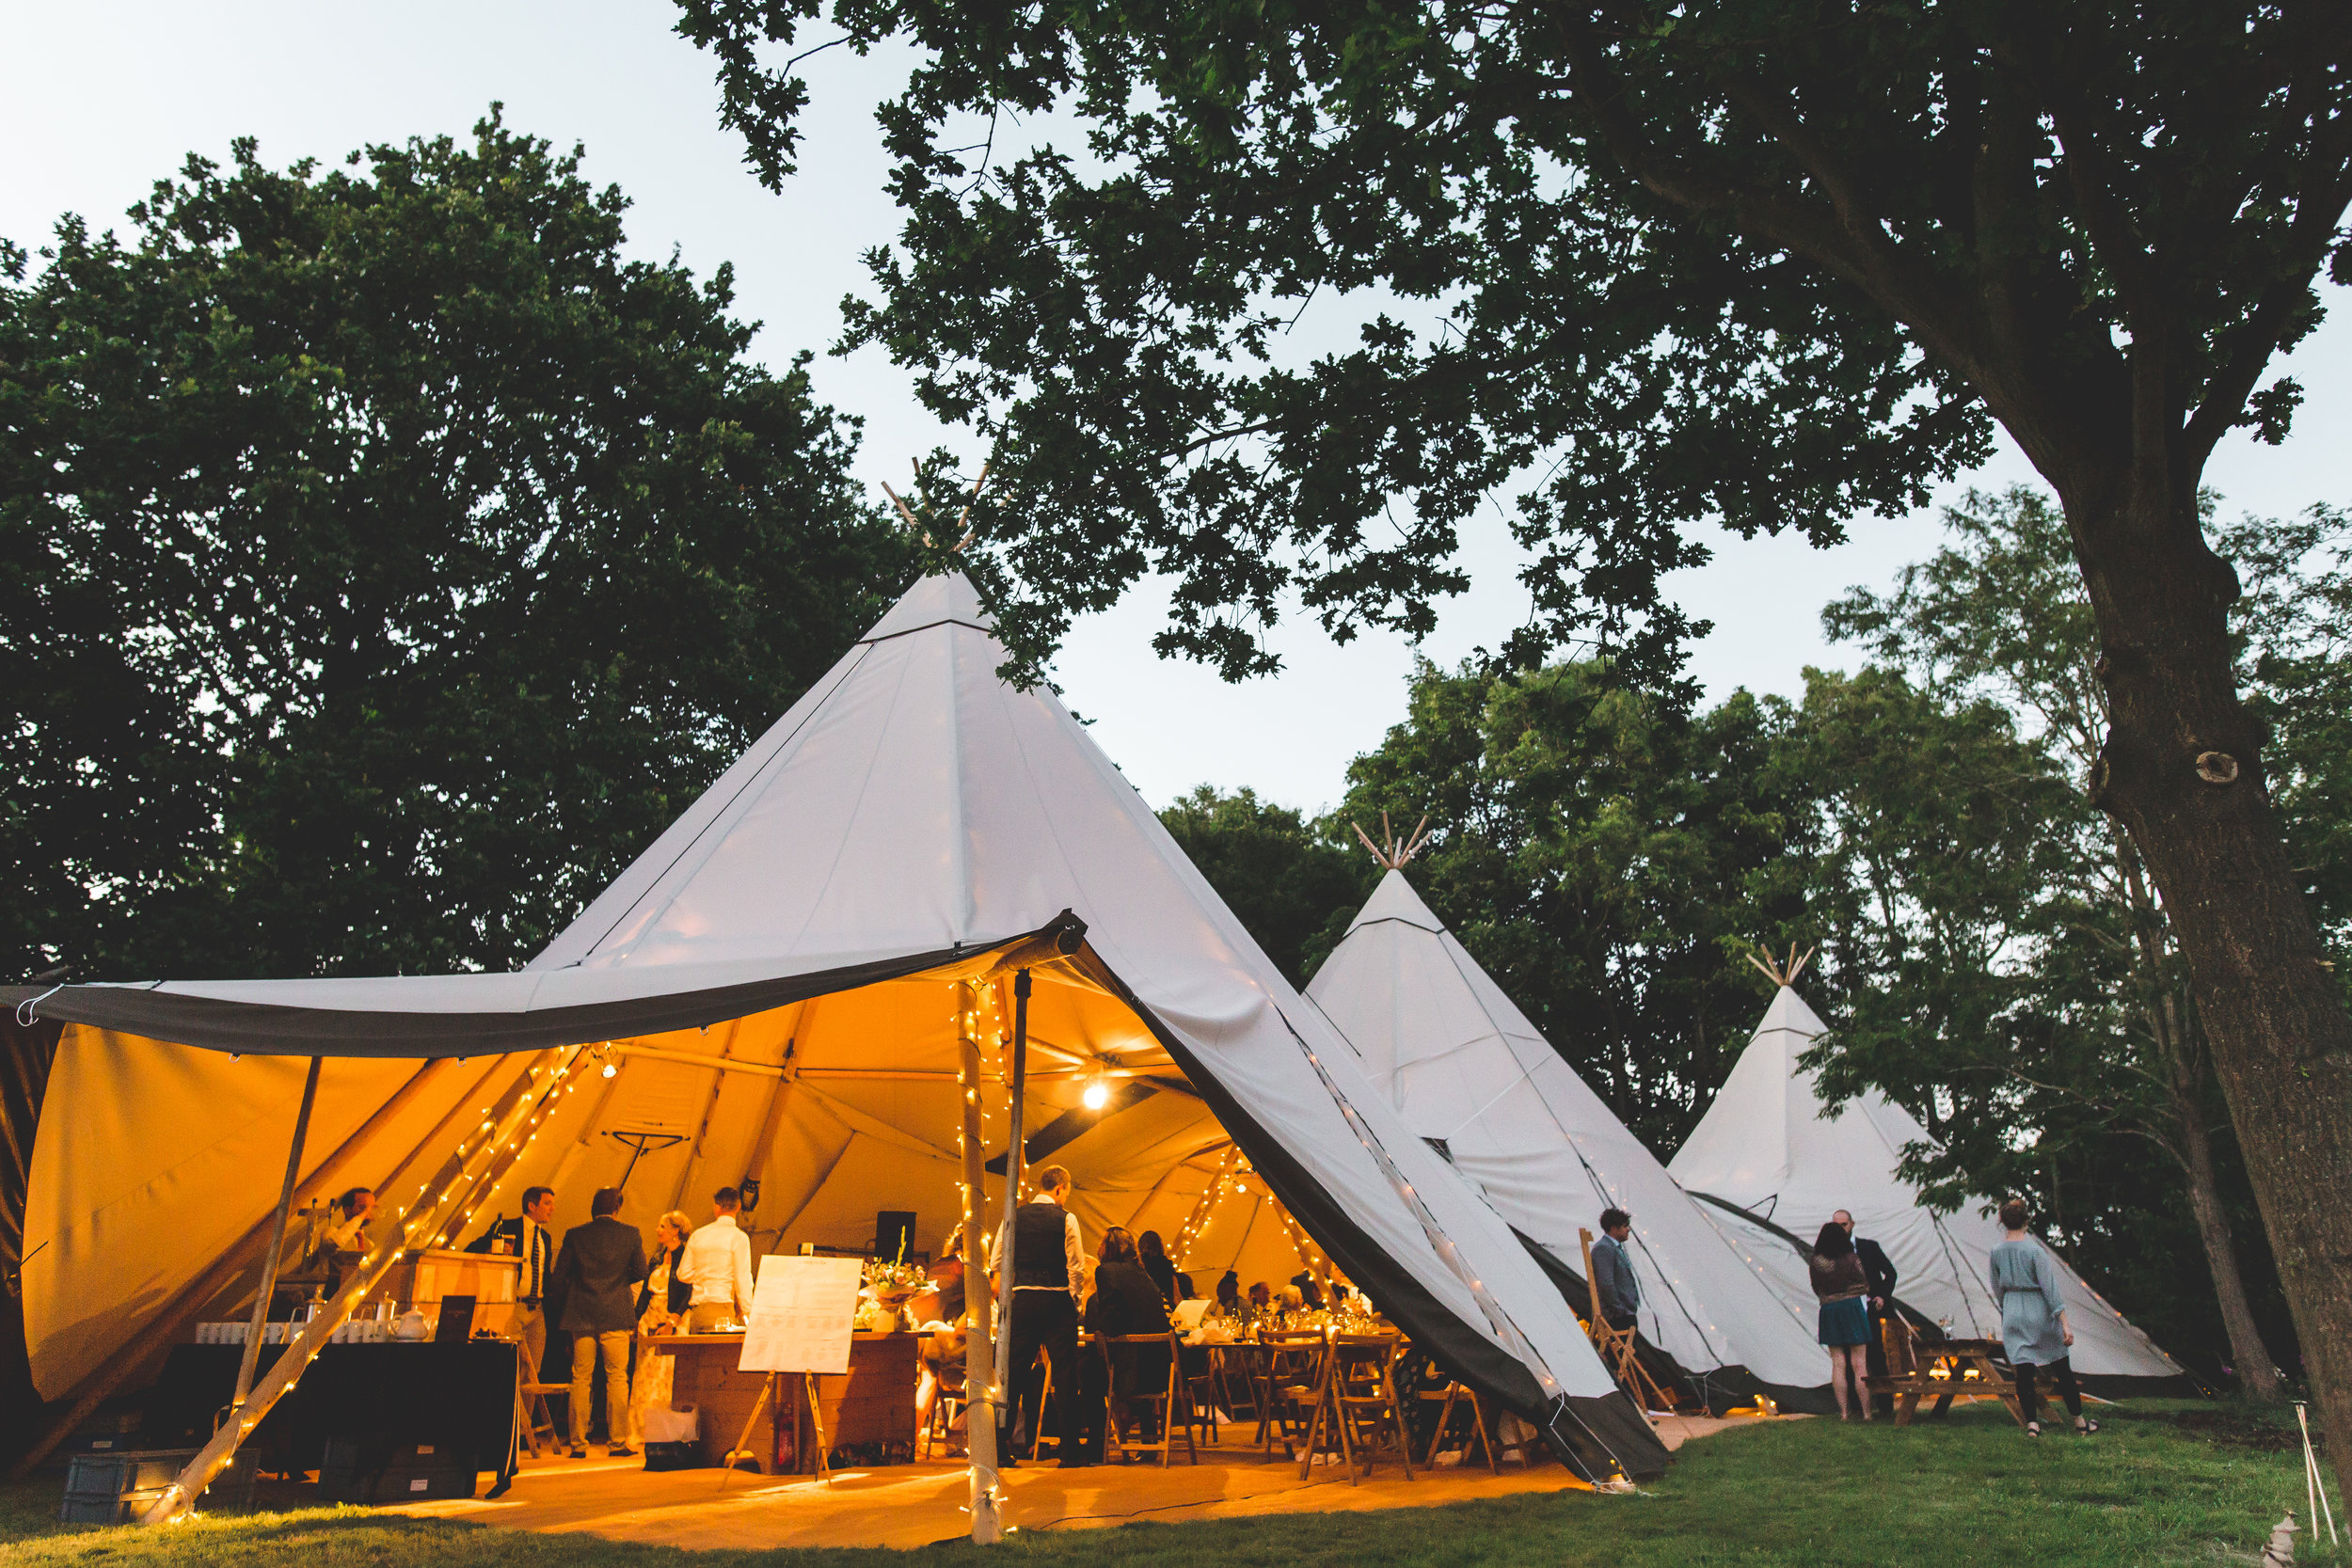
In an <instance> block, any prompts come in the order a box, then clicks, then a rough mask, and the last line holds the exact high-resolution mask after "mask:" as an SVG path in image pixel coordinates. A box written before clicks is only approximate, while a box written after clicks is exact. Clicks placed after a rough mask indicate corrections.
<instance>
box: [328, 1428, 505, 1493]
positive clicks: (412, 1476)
mask: <svg viewBox="0 0 2352 1568" xmlns="http://www.w3.org/2000/svg"><path fill="white" fill-rule="evenodd" d="M476 1478H477V1472H476V1470H475V1469H474V1456H473V1452H472V1450H471V1449H467V1448H464V1447H461V1446H459V1445H457V1444H453V1443H444V1442H414V1441H405V1442H397V1443H394V1442H386V1441H383V1440H380V1439H370V1438H358V1437H329V1438H328V1439H327V1440H326V1452H325V1453H324V1454H323V1455H322V1456H321V1459H320V1462H319V1498H320V1500H321V1501H323V1502H337V1503H413V1502H424V1501H427V1500H428V1499H431V1498H436V1497H472V1496H473V1494H474V1483H475V1481H476Z"/></svg>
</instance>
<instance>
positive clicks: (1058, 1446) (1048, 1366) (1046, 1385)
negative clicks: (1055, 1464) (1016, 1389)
mask: <svg viewBox="0 0 2352 1568" xmlns="http://www.w3.org/2000/svg"><path fill="white" fill-rule="evenodd" d="M1079 1354H1081V1355H1083V1354H1086V1353H1085V1352H1084V1351H1083V1350H1081V1351H1080V1352H1079ZM1037 1358H1038V1359H1039V1360H1040V1361H1042V1362H1044V1363H1045V1376H1044V1377H1043V1378H1042V1379H1041V1381H1040V1382H1039V1383H1038V1386H1037V1406H1036V1408H1035V1409H1033V1410H1031V1411H1030V1412H1029V1420H1030V1422H1031V1425H1030V1429H1029V1458H1030V1460H1031V1461H1032V1462H1035V1460H1036V1459H1037V1450H1038V1449H1039V1447H1040V1446H1041V1445H1042V1444H1046V1443H1051V1444H1053V1445H1054V1452H1055V1453H1056V1454H1057V1455H1058V1454H1061V1453H1062V1452H1064V1451H1065V1450H1064V1449H1063V1448H1062V1439H1063V1438H1064V1437H1065V1436H1067V1435H1068V1433H1059V1432H1057V1433H1054V1435H1053V1436H1051V1437H1048V1436H1046V1435H1045V1413H1046V1412H1047V1411H1049V1410H1051V1409H1053V1408H1054V1353H1053V1352H1052V1351H1049V1350H1047V1349H1046V1348H1045V1347H1044V1346H1043V1345H1040V1346H1038V1348H1037ZM1027 1370H1028V1369H1026V1368H1023V1369H1022V1372H1023V1375H1024V1376H1025V1375H1027ZM1000 1381H1002V1380H1001V1378H1000ZM1019 1435H1020V1434H1019V1433H1015V1434H1014V1440H1015V1441H1016V1442H1017V1441H1019Z"/></svg>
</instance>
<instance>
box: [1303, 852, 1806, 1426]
mask: <svg viewBox="0 0 2352 1568" xmlns="http://www.w3.org/2000/svg"><path fill="white" fill-rule="evenodd" d="M1307 994H1308V996H1309V997H1310V998H1311V1000H1312V1001H1313V1002H1314V1003H1315V1004H1316V1005H1317V1006H1320V1007H1321V1008H1322V1009H1323V1011H1324V1014H1325V1016H1327V1018H1329V1019H1330V1020H1331V1022H1333V1023H1335V1024H1336V1025H1338V1027H1339V1030H1340V1032H1341V1033H1342V1034H1343V1035H1344V1036H1346V1037H1347V1040H1348V1043H1349V1044H1351V1045H1353V1046H1354V1047H1355V1048H1356V1051H1357V1053H1358V1054H1359V1056H1360V1057H1361V1058H1362V1061H1363V1067H1364V1071H1365V1074H1366V1075H1367V1076H1368V1077H1369V1078H1370V1079H1371V1080H1372V1083H1373V1086H1374V1087H1375V1089H1376V1090H1377V1091H1378V1092H1379V1094H1380V1095H1381V1097H1382V1099H1383V1100H1384V1101H1386V1102H1387V1103H1388V1104H1389V1105H1390V1106H1391V1108H1393V1109H1394V1111H1395V1112H1396V1114H1397V1115H1398V1116H1399V1117H1402V1118H1403V1120H1404V1121H1405V1123H1406V1126H1408V1127H1409V1128H1411V1129H1412V1131H1413V1132H1417V1133H1419V1134H1420V1135H1421V1136H1422V1138H1423V1139H1424V1140H1426V1141H1427V1142H1429V1143H1430V1145H1431V1146H1432V1147H1433V1148H1438V1149H1439V1150H1440V1151H1441V1152H1442V1153H1443V1154H1444V1156H1445V1158H1446V1159H1447V1160H1448V1161H1449V1162H1450V1163H1451V1164H1453V1166H1454V1169H1455V1170H1456V1171H1458V1172H1460V1173H1461V1174H1462V1175H1463V1176H1464V1177H1466V1178H1468V1179H1469V1180H1470V1183H1471V1184H1472V1185H1473V1186H1474V1187H1476V1188H1477V1189H1478V1191H1479V1192H1480V1193H1481V1194H1483V1195H1484V1196H1485V1197H1486V1201H1487V1202H1488V1203H1490V1204H1492V1205H1493V1206H1494V1209H1495V1211H1496V1212H1497V1213H1499V1214H1501V1215H1502V1218H1503V1219H1504V1220H1506V1221H1507V1222H1509V1224H1510V1226H1511V1228H1512V1229H1514V1230H1516V1231H1517V1232H1518V1234H1519V1235H1520V1236H1521V1237H1522V1238H1523V1239H1524V1240H1525V1242H1526V1243H1527V1244H1528V1245H1529V1246H1530V1247H1531V1248H1533V1249H1540V1253H1541V1255H1542V1256H1543V1258H1544V1259H1546V1260H1547V1264H1548V1267H1549V1269H1550V1270H1551V1272H1553V1273H1554V1275H1555V1276H1560V1275H1566V1276H1570V1277H1571V1278H1572V1279H1573V1280H1574V1281H1575V1284H1572V1285H1571V1286H1570V1289H1571V1291H1572V1292H1574V1291H1575V1290H1576V1288H1577V1286H1579V1285H1581V1276H1582V1273H1583V1267H1584V1263H1583V1255H1582V1250H1581V1245H1580V1243H1579V1238H1578V1234H1577V1232H1578V1230H1579V1229H1580V1228H1583V1229H1588V1230H1592V1231H1593V1232H1594V1233H1595V1234H1596V1235H1597V1234H1598V1217H1599V1214H1600V1212H1601V1211H1602V1210H1603V1209H1606V1208H1612V1207H1613V1208H1620V1209H1624V1210H1626V1211H1628V1212H1629V1213H1630V1214H1631V1215H1632V1216H1633V1235H1632V1252H1633V1256H1634V1259H1635V1269H1636V1272H1637V1274H1638V1275H1639V1276H1640V1279H1641V1283H1642V1293H1643V1298H1644V1299H1643V1304H1642V1310H1641V1313H1640V1315H1639V1326H1640V1332H1641V1334H1642V1337H1643V1338H1645V1339H1646V1340H1647V1341H1648V1342H1649V1343H1650V1344H1651V1345H1652V1346H1653V1347H1654V1348H1656V1349H1657V1350H1659V1351H1661V1352H1663V1353H1664V1354H1667V1355H1668V1356H1670V1357H1672V1358H1673V1360H1674V1361H1675V1363H1676V1364H1677V1368H1678V1369H1679V1370H1681V1371H1682V1372H1683V1373H1684V1374H1685V1375H1686V1377H1688V1378H1689V1379H1690V1381H1691V1382H1692V1384H1693V1385H1695V1386H1698V1387H1699V1388H1700V1389H1701V1390H1702V1391H1703V1393H1704V1394H1705V1395H1706V1396H1707V1398H1708V1402H1709V1403H1710V1404H1713V1405H1715V1406H1717V1407H1718V1408H1720V1407H1722V1406H1724V1405H1725V1404H1729V1403H1734V1402H1738V1399H1737V1396H1743V1395H1746V1394H1749V1393H1751V1392H1753V1390H1754V1388H1755V1387H1756V1385H1759V1384H1760V1385H1762V1386H1765V1387H1767V1388H1768V1389H1769V1390H1771V1391H1772V1393H1774V1394H1775V1395H1777V1396H1778V1397H1780V1398H1782V1399H1783V1400H1789V1399H1792V1398H1793V1399H1794V1401H1795V1402H1797V1403H1799V1404H1800V1405H1805V1404H1812V1403H1816V1402H1822V1403H1825V1402H1826V1399H1827V1393H1826V1386H1827V1383H1828V1379H1829V1358H1828V1356H1827V1354H1825V1353H1824V1352H1823V1351H1822V1349H1821V1347H1820V1344H1819V1343H1818V1342H1817V1340H1816V1338H1815V1335H1814V1329H1813V1325H1812V1323H1811V1322H1810V1321H1809V1320H1810V1316H1811V1314H1810V1313H1809V1312H1806V1311H1800V1310H1798V1308H1797V1307H1796V1306H1795V1305H1794V1304H1792V1303H1791V1302H1790V1301H1789V1300H1788V1299H1787V1298H1786V1297H1785V1296H1784V1295H1783V1294H1782V1293H1780V1292H1779V1291H1775V1290H1774V1289H1773V1288H1772V1286H1770V1285H1769V1284H1767V1283H1766V1281H1765V1280H1763V1279H1762V1278H1760V1277H1759V1276H1758V1275H1757V1273H1756V1270H1755V1269H1754V1268H1753V1267H1752V1266H1751V1265H1750V1264H1749V1263H1748V1262H1747V1261H1746V1260H1745V1259H1742V1258H1741V1257H1740V1254H1739V1252H1738V1251H1737V1250H1736V1249H1735V1248H1734V1246H1733V1245H1732V1244H1731V1243H1729V1242H1728V1241H1727V1240H1726V1239H1725V1238H1724V1236H1723V1235H1722V1234H1720V1233H1719V1232H1718V1231H1717V1230H1716V1228H1715V1227H1714V1226H1713V1225H1711V1224H1710V1223H1708V1220H1707V1219H1706V1218H1705V1217H1704V1216H1703V1215H1702V1214H1701V1213H1700V1212H1699V1211H1698V1208H1697V1206H1696V1205H1695V1204H1693V1203H1692V1200H1691V1198H1690V1197H1689V1196H1687V1195H1685V1194H1684V1193H1683V1191H1682V1189H1681V1188H1680V1187H1678V1186H1677V1185H1676V1184H1675V1181H1674V1179H1673V1178H1672V1177H1671V1176H1669V1175H1668V1174H1667V1173H1666V1168H1665V1167H1664V1166H1663V1165H1661V1164H1659V1163H1658V1160H1657V1158H1656V1157H1655V1156H1654V1155H1652V1154H1651V1153H1650V1151H1649V1150H1648V1149H1647V1148H1644V1147H1643V1146H1642V1143H1641V1140H1640V1139H1638V1138H1636V1137H1634V1135H1633V1134H1632V1133H1631V1132H1629V1131H1627V1129H1626V1127H1625V1124H1624V1123H1623V1122H1621V1121H1619V1120H1618V1119H1617V1117H1615V1116H1614V1115H1613V1113H1612V1112H1611V1111H1610V1109H1609V1107H1608V1106H1607V1105H1605V1104H1603V1103H1602V1101H1601V1099H1600V1097H1599V1096H1598V1095H1597V1094H1595V1093H1594V1092H1593V1091H1592V1089H1591V1087H1590V1086H1589V1085H1586V1084H1585V1083H1584V1081H1583V1080H1582V1079H1581V1078H1580V1077H1578V1076H1577V1074H1576V1071H1575V1069H1572V1068H1570V1067H1569V1066H1568V1064H1567V1063H1566V1062H1565V1060H1564V1059H1562V1057H1561V1055H1560V1053H1558V1052H1557V1051H1554V1050H1553V1049H1552V1047H1551V1045H1550V1044H1549V1042H1548V1041H1547V1040H1546V1039H1545V1038H1544V1037H1543V1036H1542V1035H1541V1034H1540V1033H1538V1032H1537V1030H1536V1028H1535V1026H1534V1024H1533V1023H1532V1022H1529V1021H1528V1019H1527V1017H1526V1015H1525V1014H1523V1013H1522V1012H1520V1011H1519V1009H1518V1007H1517V1006H1514V1005H1513V1004H1512V1002H1511V999H1510V998H1509V997H1508V996H1506V995H1504V994H1503V992H1502V989H1501V988H1500V987H1498V986H1497V985H1496V984H1495V982H1494V980H1493V979H1492V977H1490V976H1489V975H1488V974H1486V971H1485V970H1483V969H1481V968H1480V967H1479V965H1478V963H1477V960H1475V959H1473V958H1471V957H1470V954H1469V953H1468V952H1467V951H1466V950H1465V949H1464V948H1463V946H1462V944H1461V942H1459V941H1457V940H1456V939H1455V938H1454V934H1453V933H1452V932H1451V931H1448V930H1447V929H1446V928H1445V927H1444V924H1443V923H1442V922H1440V921H1439V920H1438V917H1437V916H1436V915H1435V914H1434V913H1432V912H1431V911H1430V910H1429V907H1428V905H1426V904H1425V903H1423V902H1422V898H1421V896H1420V895H1418V894H1416V893H1415V892H1414V891H1413V888H1412V885H1411V884H1410V883H1409V882H1408V881H1406V877H1405V873H1404V872H1403V871H1402V870H1399V869H1393V868H1392V869H1391V870H1390V871H1389V873H1388V875H1387V876H1386V877H1384V878H1383V879H1381V881H1380V885H1379V887H1378V888H1377V889H1375V891H1374V893H1373V895H1372V897H1371V899H1370V901H1368V902H1367V903H1366V904H1365V905H1364V907H1363V910H1362V911H1360V912H1359V914H1358V915H1357V916H1356V919H1355V922H1354V923H1353V924H1352V925H1350V926H1349V927H1348V929H1347V935H1346V937H1345V938H1344V939H1343V941H1342V942H1340V944H1339V946H1338V947H1336V948H1335V949H1333V951H1332V953H1331V956H1330V958H1328V959H1327V960H1326V961H1325V963H1324V965H1323V967H1322V968H1321V969H1320V970H1318V971H1317V972H1316V974H1315V976H1314V979H1313V981H1312V983H1311V984H1310V985H1309V986H1308V988H1307ZM1571 1299H1572V1302H1573V1305H1575V1306H1576V1307H1578V1308H1579V1309H1584V1308H1585V1307H1586V1301H1585V1298H1584V1297H1583V1296H1582V1295H1581V1293H1572V1296H1571Z"/></svg>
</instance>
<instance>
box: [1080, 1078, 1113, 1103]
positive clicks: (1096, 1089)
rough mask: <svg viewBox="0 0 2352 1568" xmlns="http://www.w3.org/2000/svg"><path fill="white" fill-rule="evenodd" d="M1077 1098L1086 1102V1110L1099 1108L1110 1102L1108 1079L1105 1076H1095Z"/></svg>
mask: <svg viewBox="0 0 2352 1568" xmlns="http://www.w3.org/2000/svg"><path fill="white" fill-rule="evenodd" d="M1079 1098H1080V1099H1081V1100H1082V1101H1085V1102H1086V1108H1087V1109H1088V1110H1089V1111H1099V1110H1101V1109H1102V1108H1103V1107H1104V1106H1105V1105H1107V1104H1109V1103H1110V1102H1111V1085H1110V1080H1109V1079H1107V1078H1099V1077H1098V1078H1096V1079H1095V1080H1094V1081H1093V1082H1091V1083H1089V1085H1087V1088H1086V1093H1085V1094H1083V1095H1081V1096H1079Z"/></svg>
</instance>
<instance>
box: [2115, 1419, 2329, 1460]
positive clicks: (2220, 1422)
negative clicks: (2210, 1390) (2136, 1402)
mask: <svg viewBox="0 0 2352 1568" xmlns="http://www.w3.org/2000/svg"><path fill="white" fill-rule="evenodd" d="M2130 1419H2132V1420H2136V1421H2162V1422H2164V1423H2165V1424H2166V1425H2168V1426H2174V1427H2178V1428H2180V1429H2181V1430H2182V1431H2183V1432H2190V1433H2196V1434H2197V1435H2198V1436H2200V1437H2201V1438H2203V1439H2204V1440H2205V1441H2207V1442H2208V1443H2213V1444H2217V1445H2218V1446H2220V1447H2222V1448H2231V1449H2253V1450H2254V1451H2256V1452H2257V1453H2285V1452H2287V1451H2288V1450H2289V1449H2299V1448H2301V1447H2302V1446H2303V1437H2302V1434H2301V1433H2298V1432H2296V1430H2295V1428H2294V1427H2293V1426H2291V1425H2280V1423H2279V1422H2278V1421H2277V1420H2275V1419H2268V1418H2264V1417H2261V1416H2256V1415H2251V1414H2249V1413H2248V1412H2246V1411H2242V1410H2147V1411H2138V1412H2135V1413H2134V1414H2133V1415H2132V1416H2131V1417H2130ZM2327 1443H2328V1439H2327V1436H2326V1434H2325V1433H2318V1432H2314V1433H2312V1447H2313V1448H2325V1447H2326V1446H2327Z"/></svg>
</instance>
